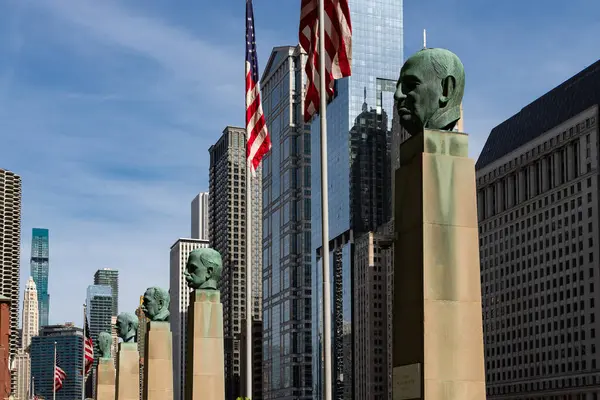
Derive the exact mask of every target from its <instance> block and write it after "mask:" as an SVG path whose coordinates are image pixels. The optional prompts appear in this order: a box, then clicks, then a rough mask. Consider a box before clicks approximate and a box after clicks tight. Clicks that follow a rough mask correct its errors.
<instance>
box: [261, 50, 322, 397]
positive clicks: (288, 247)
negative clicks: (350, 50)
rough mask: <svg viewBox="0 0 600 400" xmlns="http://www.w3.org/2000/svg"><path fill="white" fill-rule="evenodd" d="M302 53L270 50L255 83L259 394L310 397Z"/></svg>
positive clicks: (307, 143)
mask: <svg viewBox="0 0 600 400" xmlns="http://www.w3.org/2000/svg"><path fill="white" fill-rule="evenodd" d="M306 58H307V57H306V54H303V53H301V50H300V47H299V46H298V47H288V46H285V47H276V48H274V49H273V51H272V53H271V57H270V59H269V61H268V63H267V67H266V69H265V72H264V74H263V77H262V80H261V88H262V94H263V104H264V107H265V116H266V119H267V125H268V128H269V133H270V134H271V141H272V143H273V146H272V148H271V151H270V152H269V153H268V154H267V155H266V157H265V159H264V161H263V241H262V243H263V399H265V400H270V399H278V400H279V399H281V400H284V399H289V400H292V399H294V400H305V399H312V364H311V361H310V360H311V356H312V354H311V339H310V335H311V329H310V323H311V317H310V294H311V286H310V279H311V268H310V262H311V258H310V243H311V241H310V239H311V238H310V227H311V220H310V197H311V191H310V179H311V176H310V175H311V173H310V159H311V152H310V126H309V125H305V124H304V122H303V119H302V102H301V100H302V97H301V96H302V91H303V87H304V84H305V82H306V79H305V74H304V69H303V67H304V64H305V63H306Z"/></svg>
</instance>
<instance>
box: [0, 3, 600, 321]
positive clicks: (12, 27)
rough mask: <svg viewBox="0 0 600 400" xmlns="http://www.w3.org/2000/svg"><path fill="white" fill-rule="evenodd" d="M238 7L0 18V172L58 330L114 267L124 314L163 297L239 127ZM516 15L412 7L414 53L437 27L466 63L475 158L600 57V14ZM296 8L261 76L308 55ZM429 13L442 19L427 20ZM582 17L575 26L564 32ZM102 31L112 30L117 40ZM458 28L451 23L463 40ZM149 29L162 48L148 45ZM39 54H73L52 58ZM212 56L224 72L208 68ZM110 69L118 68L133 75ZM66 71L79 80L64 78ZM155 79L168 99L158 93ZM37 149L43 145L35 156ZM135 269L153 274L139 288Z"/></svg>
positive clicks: (281, 18)
mask: <svg viewBox="0 0 600 400" xmlns="http://www.w3.org/2000/svg"><path fill="white" fill-rule="evenodd" d="M234 4H237V3H234V2H233V0H226V1H223V2H218V3H214V4H210V5H208V6H206V7H204V8H203V9H202V12H201V11H200V7H199V5H197V4H192V3H186V5H189V7H190V8H189V10H188V11H187V12H185V13H182V12H181V11H180V10H174V9H172V7H169V6H168V5H166V4H161V3H160V2H157V1H150V2H144V3H143V8H142V3H141V2H139V1H134V2H131V3H128V4H127V5H125V4H122V3H115V2H105V3H103V4H102V5H101V6H98V7H95V8H94V12H91V9H90V7H89V4H87V3H85V2H77V3H75V2H70V1H67V2H60V3H56V2H50V1H40V2H33V3H23V4H21V5H19V7H17V6H16V5H15V4H13V3H11V2H9V3H8V5H7V9H6V12H5V13H3V15H2V16H0V32H2V37H3V38H6V39H7V40H5V41H2V42H0V51H2V52H3V54H5V55H6V56H5V57H3V58H2V60H0V74H1V76H3V77H5V78H4V79H6V80H3V81H2V82H6V83H5V84H3V85H1V86H0V94H1V96H0V105H1V106H0V109H1V110H2V111H1V113H2V121H3V122H2V124H3V131H5V132H14V134H8V137H9V139H10V140H11V141H10V143H11V146H2V148H0V159H2V160H3V163H4V164H3V165H2V168H7V169H9V170H11V171H15V172H16V173H18V174H19V175H21V176H22V177H23V179H24V181H25V182H27V191H25V192H24V198H23V202H24V210H27V212H26V213H24V217H23V226H22V228H23V232H24V233H28V232H30V231H31V229H32V228H33V227H36V226H44V227H47V228H48V229H50V230H51V231H52V249H51V250H52V260H51V262H52V265H53V270H52V274H51V278H50V282H49V292H50V293H51V294H52V296H53V297H52V304H53V305H52V309H51V311H50V321H49V323H62V322H64V321H67V320H75V321H79V320H80V319H81V317H79V314H80V313H79V308H80V304H81V303H82V300H83V298H84V294H83V291H79V292H78V291H65V290H60V288H61V285H62V283H63V282H66V281H67V280H75V281H76V282H82V281H85V280H86V279H88V277H89V276H90V275H91V274H93V272H94V271H95V270H97V269H99V268H103V267H105V266H107V265H109V266H118V268H119V269H120V274H121V276H120V278H121V280H122V281H123V282H131V285H132V286H131V287H130V289H129V290H130V291H132V292H134V293H132V294H125V295H122V296H120V299H119V301H120V303H121V304H119V308H120V309H121V310H134V309H135V308H136V306H137V298H138V297H137V296H139V295H140V294H142V293H143V292H144V290H145V288H147V287H149V286H152V285H154V284H158V285H162V286H166V285H167V282H168V271H167V269H166V268H165V266H166V265H168V256H167V255H166V254H165V252H164V249H165V248H167V247H168V246H169V245H170V244H171V241H172V240H173V238H174V237H181V236H186V235H185V234H186V232H188V231H189V201H190V199H192V198H193V197H194V196H195V195H196V194H197V193H198V191H199V190H202V189H204V188H207V187H208V178H207V174H206V171H207V170H208V154H207V150H206V149H207V148H208V147H209V145H210V144H212V143H214V142H215V141H216V139H217V137H218V132H221V130H222V128H223V126H226V125H230V124H233V125H243V113H242V112H241V111H240V110H242V108H243V101H244V100H243V96H244V95H243V93H244V82H243V80H242V79H241V78H240V77H241V74H242V71H243V57H244V55H243V44H242V40H241V38H243V36H244V26H243V25H244V24H243V18H244V17H243V14H244V10H243V8H244V7H243V6H241V5H240V4H238V5H236V6H234ZM511 4H512V3H510V2H508V3H502V4H493V5H491V6H490V7H491V8H489V7H482V6H481V5H480V4H479V3H477V2H475V1H465V2H461V3H460V6H458V5H454V6H453V7H451V6H450V5H448V4H447V3H446V2H442V1H441V0H433V1H429V2H427V4H412V3H411V4H406V5H405V7H404V21H405V22H404V31H405V40H404V43H405V49H404V53H405V55H409V54H412V53H413V52H415V51H417V50H419V49H420V48H421V47H422V30H423V28H427V33H428V45H429V46H436V47H447V48H449V49H451V50H453V51H454V52H456V53H457V54H458V55H459V56H460V57H461V59H462V60H463V61H464V63H465V68H466V72H467V87H466V95H465V101H464V110H465V119H466V121H467V123H466V126H465V129H466V131H467V132H469V133H471V143H470V148H471V156H477V154H478V153H479V151H480V149H481V147H482V145H483V142H484V141H485V138H486V136H487V134H489V132H490V130H491V128H492V127H493V126H495V125H497V124H498V123H500V122H501V121H502V120H504V119H505V118H507V117H508V116H510V115H513V114H514V113H516V112H518V111H519V110H520V109H521V108H522V107H523V106H525V105H526V104H528V103H529V102H530V101H531V99H534V98H536V97H538V96H540V95H542V94H543V93H545V92H546V91H547V90H550V89H551V88H553V87H555V86H556V85H558V84H560V83H561V82H563V81H564V80H566V79H568V78H569V77H570V76H572V75H574V74H575V73H577V72H578V71H580V70H582V69H583V68H584V67H585V66H587V65H590V64H591V63H593V62H594V61H596V59H597V57H596V55H597V54H598V53H600V51H599V46H600V45H599V44H598V43H597V42H596V40H595V38H596V37H597V36H598V32H600V28H599V27H598V25H597V24H596V22H595V20H594V19H593V16H594V15H597V11H599V10H598V8H600V5H598V4H590V3H589V2H586V1H583V0H579V1H575V2H571V3H569V4H568V5H567V4H566V3H561V2H550V3H549V6H548V8H549V9H550V10H551V11H552V12H549V13H545V14H544V15H543V16H540V15H538V14H539V12H538V10H537V8H536V7H535V6H534V5H533V4H529V3H519V12H518V13H515V11H514V10H515V8H514V6H513V5H511ZM299 8H300V7H299V4H296V3H295V2H292V3H290V4H287V3H286V4H285V5H282V6H281V7H280V8H275V7H273V4H272V3H271V2H257V4H255V17H256V31H257V38H258V42H257V46H258V52H259V62H260V71H261V72H262V71H263V70H264V68H265V65H266V62H267V60H268V56H269V54H270V52H271V50H272V48H273V47H275V46H280V45H287V44H291V45H293V44H295V43H296V42H297V27H298V15H299ZM431 8H434V9H439V10H440V13H435V14H432V13H429V12H427V11H426V10H427V9H431ZM19 9H20V10H21V11H19ZM582 10H585V11H584V12H582ZM17 11H19V12H17ZM94 13H97V15H99V16H101V17H102V18H100V19H98V18H96V14H94ZM275 13H277V16H278V17H277V18H273V15H274V14H275ZM36 16H40V17H41V18H42V22H40V21H39V20H38V19H37V18H36ZM575 19H576V20H577V21H578V23H577V24H565V23H564V21H565V20H575ZM98 20H102V21H107V20H110V21H112V22H111V26H113V27H114V29H108V28H107V26H105V24H104V23H99V22H98ZM221 20H222V21H223V23H220V24H219V26H217V25H215V21H221ZM448 20H452V21H454V23H453V24H452V28H451V29H447V28H446V25H447V21H448ZM192 21H193V22H192ZM506 21H510V23H511V29H510V32H507V31H506V29H505V28H504V24H506ZM132 26H135V27H136V28H135V29H132V28H131V27H132ZM29 28H31V29H29ZM139 32H143V33H144V35H145V37H152V38H155V40H154V42H160V43H162V44H163V45H161V46H159V47H160V48H159V49H156V48H149V47H148V46H147V45H146V44H145V43H144V42H143V41H140V40H139V39H138V36H137V35H138V33H139ZM19 38H21V39H19ZM215 38H218V39H215ZM19 43H23V45H19ZM506 43H513V44H511V46H510V47H507V45H506ZM41 49H54V50H56V51H60V52H61V54H64V57H62V58H61V59H60V60H58V59H55V58H47V55H46V53H45V52H43V51H40V50H41ZM86 49H93V50H92V51H91V53H89V52H87V50H86ZM123 50H124V52H123ZM94 51H97V53H94ZM124 54H130V55H131V56H125V55H124ZM207 54H208V55H210V56H213V57H214V58H215V59H218V60H221V61H222V62H219V63H210V64H209V65H206V63H204V62H203V60H204V58H205V57H206V55H207ZM96 57H97V58H96ZM517 59H518V60H521V61H520V62H519V63H516V62H511V61H507V60H517ZM110 60H115V61H114V63H121V62H122V63H123V64H122V65H123V66H124V70H121V69H115V65H116V64H114V63H113V61H110ZM117 60H119V61H117ZM212 64H214V65H225V66H226V67H225V68H220V69H219V70H217V69H215V68H214V67H213V65H212ZM521 65H527V66H528V68H522V67H521ZM66 70H69V71H70V70H73V71H76V73H74V74H69V76H65V75H64V74H62V73H61V71H66ZM117 70H118V71H119V72H117ZM11 71H14V73H13V72H11ZM25 71H30V74H25ZM123 71H125V72H123ZM131 71H136V72H135V73H132V72H131ZM172 71H177V73H175V74H173V73H172ZM152 74H157V75H156V77H157V79H158V82H159V83H160V87H161V88H163V89H164V90H158V91H157V92H153V91H152V90H151V89H150V87H148V85H147V81H148V76H154V75H152ZM491 76H493V79H491ZM127 82H129V83H127ZM89 85H92V86H89ZM140 88H144V90H140ZM9 99H19V101H10V100H9ZM124 110H127V112H125V111H124ZM31 112H36V113H37V114H36V119H35V121H37V122H35V121H33V119H31V118H30V113H31ZM109 115H110V116H111V117H109ZM113 117H114V118H113ZM150 117H151V118H150ZM83 127H86V128H85V129H83ZM25 132H26V133H27V134H25ZM61 132H63V133H61ZM123 132H129V133H128V134H126V135H124V134H123ZM89 140H92V142H93V145H89V143H91V142H89ZM32 141H37V143H38V145H37V146H30V145H29V144H30V143H31V142H32ZM115 143H119V146H116V145H115ZM92 149H93V151H92ZM155 150H156V152H155ZM150 154H152V156H150ZM48 165H52V166H53V168H45V167H44V166H48ZM157 165H160V168H159V167H157ZM101 188H107V189H106V190H104V189H101ZM156 226H160V227H161V229H160V230H158V231H156V230H155V229H154V227H156ZM89 235H92V236H93V239H92V238H91V237H90V236H89ZM28 236H29V235H28V234H27V235H26V234H24V235H23V242H22V248H23V249H25V253H24V254H23V256H22V257H21V272H22V274H21V279H20V281H21V293H22V291H23V289H24V284H25V281H26V279H27V278H28V273H27V271H29V260H28V258H27V255H28V254H27V249H29V248H30V238H29V237H28ZM139 268H143V269H144V270H145V271H151V272H152V273H151V274H142V275H139V274H138V271H139Z"/></svg>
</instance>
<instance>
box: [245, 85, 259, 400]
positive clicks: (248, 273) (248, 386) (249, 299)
mask: <svg viewBox="0 0 600 400" xmlns="http://www.w3.org/2000/svg"><path fill="white" fill-rule="evenodd" d="M257 84H258V83H257ZM249 134H250V132H248V130H247V129H246V143H248V138H249ZM247 164H248V167H247V170H246V396H247V397H248V398H249V399H251V398H252V306H253V299H252V190H251V184H252V176H251V175H252V171H251V169H250V161H249V160H248V163H247Z"/></svg>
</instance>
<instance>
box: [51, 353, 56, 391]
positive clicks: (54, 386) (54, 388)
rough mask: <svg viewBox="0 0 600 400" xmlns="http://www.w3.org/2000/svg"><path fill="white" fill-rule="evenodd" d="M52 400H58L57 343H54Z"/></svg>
mask: <svg viewBox="0 0 600 400" xmlns="http://www.w3.org/2000/svg"><path fill="white" fill-rule="evenodd" d="M52 400H56V342H54V371H53V372H52Z"/></svg>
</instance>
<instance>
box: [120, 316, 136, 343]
mask: <svg viewBox="0 0 600 400" xmlns="http://www.w3.org/2000/svg"><path fill="white" fill-rule="evenodd" d="M139 324H140V323H139V320H138V318H137V317H136V316H135V314H133V313H128V312H124V313H121V314H119V315H118V316H117V323H116V328H117V335H118V336H119V337H120V338H121V339H123V342H125V343H134V342H135V341H136V339H137V330H138V326H139Z"/></svg>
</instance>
